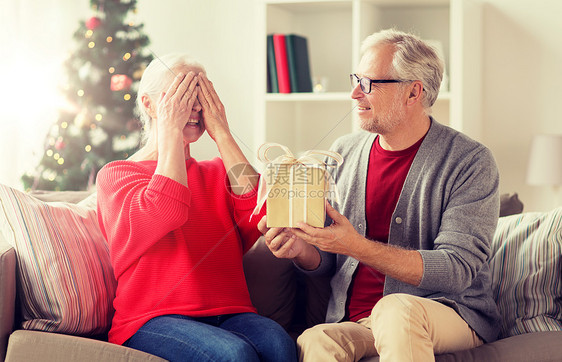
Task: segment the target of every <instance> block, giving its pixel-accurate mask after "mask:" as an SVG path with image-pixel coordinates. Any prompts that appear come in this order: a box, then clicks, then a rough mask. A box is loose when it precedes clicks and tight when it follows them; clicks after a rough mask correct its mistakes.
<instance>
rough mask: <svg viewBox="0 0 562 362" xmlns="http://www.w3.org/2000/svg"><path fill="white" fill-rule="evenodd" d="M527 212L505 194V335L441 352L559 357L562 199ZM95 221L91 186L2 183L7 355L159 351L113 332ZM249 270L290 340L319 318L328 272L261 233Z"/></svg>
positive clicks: (0, 252)
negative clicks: (558, 204) (315, 272)
mask: <svg viewBox="0 0 562 362" xmlns="http://www.w3.org/2000/svg"><path fill="white" fill-rule="evenodd" d="M521 210H522V204H521V203H520V202H519V200H518V199H517V196H516V195H502V215H505V216H502V217H501V218H500V221H499V223H498V230H497V231H496V235H495V236H494V241H493V244H492V254H493V257H492V259H491V266H492V271H493V284H494V285H493V292H494V296H495V298H496V302H497V303H498V306H499V309H500V312H501V313H502V316H503V318H504V320H503V323H502V326H501V331H502V332H501V336H500V339H499V340H497V341H495V342H493V343H489V344H484V345H482V346H480V347H478V348H474V349H470V350H466V351H459V352H456V353H448V354H444V355H438V356H436V360H437V361H510V362H513V361H515V362H517V361H525V362H528V361H533V362H541V361H562V282H561V279H562V267H561V265H562V260H561V257H562V208H558V209H555V210H551V211H548V212H536V213H520V211H521ZM518 212H519V213H518ZM509 214H512V215H509ZM96 222H97V220H96V213H95V193H93V194H92V193H91V192H43V193H37V192H36V193H33V194H29V193H23V192H20V191H17V190H14V189H12V188H9V187H7V186H4V185H0V360H5V361H8V362H15V361H163V359H161V358H159V357H156V356H153V355H150V354H147V353H144V352H140V351H137V350H133V349H130V348H127V347H123V346H118V345H114V344H111V343H108V342H106V337H107V330H108V328H109V326H110V322H111V315H112V308H111V299H112V297H113V295H114V294H113V293H114V291H115V281H114V280H112V274H111V268H110V265H109V256H108V252H107V245H106V243H105V241H104V240H103V238H101V240H100V235H101V234H99V230H96V226H97V224H96ZM74 251H76V252H74ZM244 271H245V273H246V278H247V283H248V288H249V290H250V295H251V298H252V302H253V303H254V305H255V306H256V308H257V310H258V313H260V314H262V315H265V316H267V317H270V318H272V319H274V320H276V321H277V322H278V323H279V324H281V325H282V326H283V327H284V328H286V330H287V331H288V332H289V333H290V335H291V336H293V337H294V338H296V337H297V336H298V335H299V334H300V333H301V332H302V331H303V330H304V329H305V328H308V327H310V326H312V325H314V324H317V323H321V322H322V320H323V318H324V313H325V311H326V306H327V301H328V297H329V278H324V279H322V278H318V279H312V278H309V277H307V276H305V275H303V274H301V273H299V272H298V271H296V270H295V268H294V267H293V266H292V264H291V263H290V262H288V261H287V260H280V259H276V258H275V257H274V256H273V255H272V254H271V253H270V252H269V250H268V249H267V247H266V246H265V245H264V243H263V241H262V240H258V242H257V243H256V244H255V246H254V247H253V248H252V249H251V250H250V251H249V252H248V253H247V254H246V255H245V257H244ZM365 361H378V357H375V358H370V359H365Z"/></svg>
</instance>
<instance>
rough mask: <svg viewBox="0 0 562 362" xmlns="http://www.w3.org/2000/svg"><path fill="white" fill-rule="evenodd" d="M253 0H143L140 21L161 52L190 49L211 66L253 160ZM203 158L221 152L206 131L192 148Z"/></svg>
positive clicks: (233, 128) (210, 71)
mask: <svg viewBox="0 0 562 362" xmlns="http://www.w3.org/2000/svg"><path fill="white" fill-rule="evenodd" d="M254 3H255V2H254V1H253V0H235V1H231V0H205V1H202V0H160V1H150V0H144V1H142V0H141V1H139V3H138V20H139V21H141V22H143V23H144V25H145V31H146V33H147V35H148V36H149V37H150V40H151V45H150V47H151V49H152V51H154V52H155V53H156V54H157V55H163V54H166V53H170V52H187V53H189V54H191V55H192V56H193V57H195V58H196V59H198V60H199V61H200V62H201V63H202V64H203V65H204V66H205V68H206V70H207V75H208V76H209V79H211V81H213V84H214V86H215V89H216V91H217V93H218V95H219V96H220V98H221V100H222V102H223V104H224V106H225V107H226V112H227V113H226V115H227V118H228V122H229V125H230V129H231V132H232V134H233V135H234V137H235V139H236V140H237V142H238V144H239V146H240V148H241V149H242V151H243V152H244V153H245V154H246V156H247V157H248V158H249V159H250V158H252V157H250V156H251V155H253V153H254V152H255V151H256V149H257V147H256V146H255V145H254V144H253V138H252V136H253V132H252V123H253V120H254V89H255V87H254V83H253V82H254V81H255V77H254V71H255V70H254V69H255V66H254V57H253V54H255V51H254V42H253V39H254V27H255V23H256V22H255V21H254V10H255V6H254ZM191 154H192V156H193V157H195V158H196V159H198V160H204V159H209V158H211V157H214V156H218V151H217V148H216V145H215V144H214V142H213V141H212V140H211V138H210V137H209V136H208V135H207V134H205V135H204V137H202V138H201V140H199V141H198V142H197V143H196V144H194V145H193V146H192V149H191Z"/></svg>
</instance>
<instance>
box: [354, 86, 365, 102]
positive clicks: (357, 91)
mask: <svg viewBox="0 0 562 362" xmlns="http://www.w3.org/2000/svg"><path fill="white" fill-rule="evenodd" d="M363 96H365V93H363V91H362V90H361V86H360V85H359V83H358V84H357V85H356V86H355V88H353V89H352V90H351V98H352V99H358V98H362V97H363Z"/></svg>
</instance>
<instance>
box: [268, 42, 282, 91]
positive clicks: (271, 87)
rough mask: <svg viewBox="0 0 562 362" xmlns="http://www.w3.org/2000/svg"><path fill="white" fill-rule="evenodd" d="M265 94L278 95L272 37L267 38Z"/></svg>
mask: <svg viewBox="0 0 562 362" xmlns="http://www.w3.org/2000/svg"><path fill="white" fill-rule="evenodd" d="M267 92H268V93H279V83H278V82H277V66H276V65H275V49H274V46H273V35H271V34H270V35H268V36H267Z"/></svg>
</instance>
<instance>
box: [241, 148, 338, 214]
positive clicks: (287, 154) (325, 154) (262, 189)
mask: <svg viewBox="0 0 562 362" xmlns="http://www.w3.org/2000/svg"><path fill="white" fill-rule="evenodd" d="M273 148H281V149H282V150H283V151H284V154H282V155H281V156H278V157H276V158H274V159H270V158H269V157H268V156H267V153H268V152H269V151H270V150H271V149H273ZM326 158H331V159H333V160H335V161H336V164H337V166H339V165H341V164H342V163H343V157H342V156H341V155H340V154H339V153H337V152H333V151H321V150H310V151H306V152H305V153H304V154H303V155H302V156H301V157H299V158H296V157H295V155H294V154H293V153H292V152H291V150H289V148H288V147H286V146H283V145H281V144H279V143H265V144H263V145H261V146H260V148H259V149H258V160H260V161H262V162H264V163H268V165H271V166H275V174H274V176H273V178H272V180H276V179H277V175H278V172H279V167H278V166H279V165H289V166H291V165H297V164H301V165H303V166H304V167H313V168H317V169H321V170H322V171H324V177H325V180H327V181H328V185H329V186H328V187H329V191H330V192H328V200H330V201H332V200H333V201H335V202H339V196H338V190H337V188H336V185H335V182H334V180H333V179H332V177H331V176H330V174H329V173H327V172H326V169H325V168H326V166H327V164H326V162H325V159H326ZM291 170H292V168H291ZM291 176H292V175H291ZM291 180H292V177H291ZM270 190H271V185H268V184H267V182H265V178H264V175H263V173H262V175H260V180H259V188H258V201H257V205H256V208H255V209H254V211H253V212H252V216H253V215H256V214H258V213H259V212H260V210H261V208H262V207H263V204H264V203H265V201H266V200H267V196H268V195H269V192H270ZM305 205H306V204H305ZM290 212H291V211H290ZM250 218H251V216H250Z"/></svg>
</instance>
